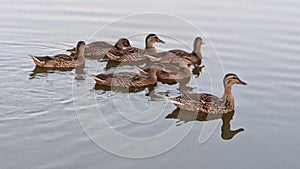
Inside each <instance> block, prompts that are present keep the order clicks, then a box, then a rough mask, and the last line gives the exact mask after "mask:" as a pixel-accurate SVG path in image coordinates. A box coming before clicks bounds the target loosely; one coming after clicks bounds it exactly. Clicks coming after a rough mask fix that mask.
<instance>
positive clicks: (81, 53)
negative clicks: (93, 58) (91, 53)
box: [74, 50, 85, 64]
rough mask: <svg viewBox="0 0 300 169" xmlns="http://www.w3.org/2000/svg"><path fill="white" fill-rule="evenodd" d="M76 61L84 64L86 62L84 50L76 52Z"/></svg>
mask: <svg viewBox="0 0 300 169" xmlns="http://www.w3.org/2000/svg"><path fill="white" fill-rule="evenodd" d="M74 59H75V60H77V61H78V62H79V64H80V63H84V62H85V57H84V50H79V51H78V52H76V54H75V57H74Z"/></svg>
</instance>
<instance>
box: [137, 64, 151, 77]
mask: <svg viewBox="0 0 300 169" xmlns="http://www.w3.org/2000/svg"><path fill="white" fill-rule="evenodd" d="M134 68H135V69H137V70H138V71H140V72H141V73H142V74H145V75H148V74H149V73H148V72H146V71H144V70H143V69H141V68H139V67H137V66H134Z"/></svg>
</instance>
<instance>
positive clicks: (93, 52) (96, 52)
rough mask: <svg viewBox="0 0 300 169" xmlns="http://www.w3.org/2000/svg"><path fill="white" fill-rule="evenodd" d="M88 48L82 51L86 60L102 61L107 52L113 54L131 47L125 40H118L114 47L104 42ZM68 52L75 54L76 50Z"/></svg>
mask: <svg viewBox="0 0 300 169" xmlns="http://www.w3.org/2000/svg"><path fill="white" fill-rule="evenodd" d="M88 46H89V48H87V49H86V50H85V51H84V55H85V57H87V58H94V59H102V58H104V56H105V55H106V54H107V53H108V52H114V51H118V50H121V49H125V48H127V47H131V45H130V42H129V40H128V39H126V38H120V39H119V40H118V41H117V42H116V43H115V45H112V44H110V43H107V42H104V41H96V42H92V43H90V44H88ZM67 51H68V52H71V53H72V54H75V52H76V48H75V47H74V48H73V49H68V50H67Z"/></svg>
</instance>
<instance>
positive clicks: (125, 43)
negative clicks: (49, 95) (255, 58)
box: [30, 34, 247, 114]
mask: <svg viewBox="0 0 300 169" xmlns="http://www.w3.org/2000/svg"><path fill="white" fill-rule="evenodd" d="M155 43H165V42H164V41H163V40H161V39H160V38H159V37H158V36H157V35H155V34H149V35H148V36H147V37H146V39H145V49H139V48H136V47H132V46H131V44H130V42H129V40H128V39H126V38H121V39H119V40H118V41H117V42H116V43H115V45H112V44H110V43H107V42H104V41H96V42H92V43H90V44H88V45H86V44H85V42H84V41H79V42H78V43H77V45H76V47H74V48H73V49H69V50H67V51H68V52H70V54H69V55H66V54H57V55H55V56H33V55H30V57H31V58H32V59H33V61H34V63H35V65H36V67H42V68H46V69H73V68H80V67H81V68H82V67H84V66H85V58H93V59H107V60H108V62H114V63H115V64H117V65H120V64H122V65H130V66H132V67H133V68H135V69H137V70H138V71H139V73H134V72H128V71H127V72H117V73H101V74H98V75H92V78H93V79H94V80H95V82H96V84H97V85H98V86H103V87H110V88H113V87H114V88H123V89H127V90H135V89H143V88H146V87H149V86H151V85H155V84H156V83H157V82H158V81H159V82H162V83H167V84H175V83H179V85H180V88H182V89H184V87H186V86H185V85H186V84H187V83H188V82H189V80H190V77H191V76H192V73H191V71H190V68H189V67H190V66H193V67H194V69H198V70H201V68H202V67H201V66H200V65H201V62H202V53H201V46H202V45H203V44H204V42H203V40H202V38H201V37H196V38H195V40H194V44H193V51H192V52H186V51H184V50H178V49H176V50H169V51H165V52H157V51H156V48H155V46H154V44H155ZM141 65H143V67H141ZM199 68H200V69H199ZM223 84H224V95H223V96H222V97H217V96H214V95H211V94H207V93H191V92H189V91H188V90H183V92H182V94H181V95H180V96H177V97H173V98H171V97H166V99H167V100H168V101H169V102H172V103H173V104H174V105H175V106H176V107H177V108H178V109H181V110H186V111H193V112H199V113H207V114H210V113H213V114H216V113H217V114H224V113H228V112H232V111H233V110H234V97H233V95H232V86H233V85H235V84H241V85H247V83H245V82H243V81H242V80H241V79H239V77H238V76H237V75H236V74H233V73H228V74H226V75H225V76H224V79H223Z"/></svg>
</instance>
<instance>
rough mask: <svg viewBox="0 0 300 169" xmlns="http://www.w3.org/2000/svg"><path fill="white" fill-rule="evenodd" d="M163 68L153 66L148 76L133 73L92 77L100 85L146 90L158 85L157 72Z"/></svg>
mask: <svg viewBox="0 0 300 169" xmlns="http://www.w3.org/2000/svg"><path fill="white" fill-rule="evenodd" d="M160 69H162V66H158V65H155V66H152V67H151V68H150V71H149V73H148V74H137V73H133V72H119V73H109V74H98V75H92V77H93V78H94V80H95V81H96V83H97V84H98V85H102V86H109V87H116V88H145V87H147V86H149V85H154V84H156V83H157V76H156V72H157V71H159V70H160Z"/></svg>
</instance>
